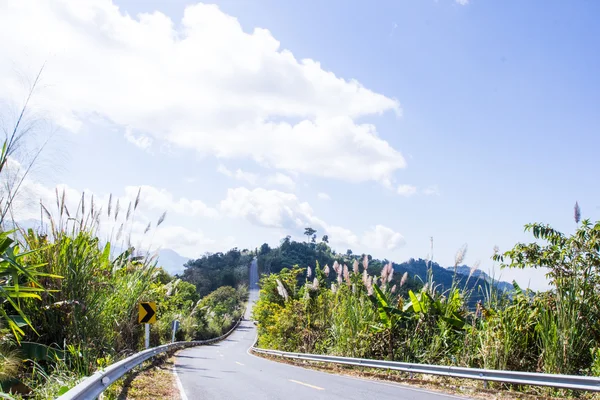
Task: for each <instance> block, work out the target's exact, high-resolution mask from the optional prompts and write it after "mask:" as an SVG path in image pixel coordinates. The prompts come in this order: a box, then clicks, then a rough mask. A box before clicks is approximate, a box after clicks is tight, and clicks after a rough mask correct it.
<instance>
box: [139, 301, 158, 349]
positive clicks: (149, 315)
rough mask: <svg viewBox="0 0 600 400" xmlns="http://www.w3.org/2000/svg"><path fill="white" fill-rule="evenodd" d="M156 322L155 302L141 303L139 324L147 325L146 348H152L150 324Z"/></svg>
mask: <svg viewBox="0 0 600 400" xmlns="http://www.w3.org/2000/svg"><path fill="white" fill-rule="evenodd" d="M155 322H156V303H155V302H153V301H146V302H143V303H140V305H139V308H138V323H140V324H144V325H145V331H146V335H145V340H144V344H145V346H146V348H149V347H150V324H154V323H155Z"/></svg>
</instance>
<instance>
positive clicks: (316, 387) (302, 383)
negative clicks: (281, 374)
mask: <svg viewBox="0 0 600 400" xmlns="http://www.w3.org/2000/svg"><path fill="white" fill-rule="evenodd" d="M289 381H290V382H294V383H297V384H298V385H304V386H308V387H309V388H313V389H317V390H325V389H323V388H322V387H318V386H314V385H309V384H308V383H304V382H300V381H295V380H293V379H289Z"/></svg>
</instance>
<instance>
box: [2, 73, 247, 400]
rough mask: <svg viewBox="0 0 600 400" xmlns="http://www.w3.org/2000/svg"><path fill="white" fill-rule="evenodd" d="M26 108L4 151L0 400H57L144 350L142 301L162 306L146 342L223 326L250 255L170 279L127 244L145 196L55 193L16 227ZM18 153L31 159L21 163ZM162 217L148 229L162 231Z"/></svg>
mask: <svg viewBox="0 0 600 400" xmlns="http://www.w3.org/2000/svg"><path fill="white" fill-rule="evenodd" d="M34 86H35V84H34ZM26 109H27V103H26V104H25V106H24V108H23V111H22V113H21V115H20V116H19V118H18V120H17V122H16V123H15V125H14V127H13V129H11V130H10V131H7V132H6V136H5V140H4V142H3V145H2V148H1V152H0V180H1V181H2V187H1V189H0V227H1V229H0V391H1V393H0V397H3V398H34V399H49V398H55V397H57V396H58V395H60V394H62V393H64V392H66V391H67V390H68V389H69V388H71V387H72V386H74V385H75V384H76V383H77V382H78V381H79V380H80V379H81V378H83V377H86V376H89V375H90V374H92V373H93V372H94V371H96V370H97V369H99V368H103V367H106V366H108V365H110V364H112V363H113V362H115V361H117V360H119V359H122V358H125V357H127V356H128V355H130V354H132V353H135V352H137V351H139V350H141V349H143V346H144V338H143V332H144V329H143V325H140V324H138V304H139V303H140V302H142V301H155V302H156V303H157V305H158V311H157V323H156V324H153V325H152V328H151V337H150V345H151V346H156V345H159V344H163V343H168V342H170V341H171V335H172V333H171V332H172V331H171V323H172V322H173V321H174V320H176V319H177V320H179V321H180V323H181V325H180V329H179V330H178V332H177V336H176V340H193V339H207V338H212V337H216V336H219V335H221V334H223V333H225V332H226V331H228V330H229V329H230V328H231V327H232V326H233V325H234V323H235V321H236V319H238V318H239V317H240V316H241V314H242V312H243V307H244V302H245V301H246V298H247V289H246V286H245V282H247V267H248V265H247V264H246V266H245V270H244V269H243V268H242V266H243V263H244V260H248V257H249V256H248V255H247V254H246V255H245V256H244V257H246V258H244V259H241V254H240V258H239V259H238V262H237V263H236V264H235V266H236V267H237V270H236V275H235V279H233V280H231V279H229V280H227V279H221V280H217V281H211V284H210V285H208V286H207V285H205V284H204V283H203V282H205V281H206V280H207V279H210V278H211V277H208V278H207V276H206V274H204V273H203V271H202V270H199V271H196V274H195V275H194V277H195V278H197V280H196V281H194V282H192V283H190V282H188V281H186V277H183V278H181V277H173V276H170V275H169V274H168V273H166V272H165V271H164V270H163V269H162V268H160V260H158V259H157V258H156V255H155V254H153V253H150V252H148V251H145V250H142V249H136V248H135V247H134V246H132V245H131V242H132V240H133V239H132V237H131V231H132V229H131V227H132V226H133V224H134V223H135V218H136V211H137V209H138V205H139V203H140V201H143V193H140V192H138V195H137V198H136V199H135V200H134V201H132V202H131V203H129V204H119V200H117V199H114V200H113V198H112V196H111V197H110V198H109V200H108V204H97V203H96V202H95V201H94V199H93V197H91V198H90V197H88V198H86V196H85V194H83V195H82V197H81V199H80V200H79V202H78V204H77V206H76V207H75V208H74V209H73V208H72V207H71V208H69V207H68V206H67V199H66V194H65V192H64V191H59V190H57V191H56V202H55V204H40V206H39V207H40V208H39V212H40V221H38V222H39V226H38V227H37V228H35V229H24V228H21V227H20V224H19V219H18V212H17V211H18V210H15V207H14V206H15V202H16V201H17V200H16V199H18V198H19V197H18V194H19V192H20V189H21V186H22V184H23V182H25V180H26V179H27V175H28V173H29V171H30V169H31V166H32V165H33V163H34V162H35V161H36V158H37V155H39V152H40V151H41V149H42V148H43V147H42V148H40V149H39V151H36V152H34V153H31V152H29V151H25V152H24V151H22V150H23V149H24V147H23V144H24V143H26V139H28V137H27V135H28V133H29V132H31V125H24V120H25V119H26ZM23 154H25V155H28V156H29V157H26V160H23V159H19V160H17V158H19V157H20V156H22V155H23ZM31 154H33V156H31ZM30 200H32V201H33V202H37V201H38V200H37V199H30ZM165 215H166V214H163V215H162V216H161V217H160V218H159V219H158V221H156V223H155V224H154V225H152V224H148V227H147V228H146V230H145V233H144V234H153V231H154V230H156V229H160V226H161V224H162V223H163V222H164V220H165ZM107 220H110V221H111V222H112V223H113V224H114V225H115V226H117V227H118V229H116V230H114V231H113V232H112V233H111V234H110V235H105V234H103V233H102V232H103V231H102V230H101V224H102V222H103V221H107ZM105 236H108V237H105ZM238 253H239V252H238ZM211 257H212V256H211ZM195 282H199V283H201V285H199V286H198V287H197V286H196V285H195ZM228 284H231V285H235V287H232V286H226V285H228Z"/></svg>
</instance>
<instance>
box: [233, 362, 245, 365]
mask: <svg viewBox="0 0 600 400" xmlns="http://www.w3.org/2000/svg"><path fill="white" fill-rule="evenodd" d="M235 363H236V364H237V365H244V364H242V363H241V362H239V361H236V362H235Z"/></svg>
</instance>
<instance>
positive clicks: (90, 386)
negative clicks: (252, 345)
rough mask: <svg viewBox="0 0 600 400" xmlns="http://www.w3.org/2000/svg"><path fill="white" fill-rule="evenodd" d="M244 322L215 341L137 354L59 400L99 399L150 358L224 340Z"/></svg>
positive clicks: (161, 348)
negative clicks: (112, 385)
mask: <svg viewBox="0 0 600 400" xmlns="http://www.w3.org/2000/svg"><path fill="white" fill-rule="evenodd" d="M242 320H243V317H242V318H240V319H239V320H238V321H237V322H236V324H235V325H234V326H233V328H231V329H230V330H229V331H228V332H227V333H225V334H224V335H221V336H219V337H217V338H214V339H208V340H194V341H191V342H175V343H169V344H164V345H162V346H157V347H152V348H150V349H147V350H144V351H140V352H139V353H135V354H133V355H131V356H129V357H127V358H126V359H124V360H121V361H118V362H116V363H114V364H111V365H110V366H108V367H106V368H105V369H103V370H99V371H96V372H95V373H94V374H93V375H91V376H89V377H87V378H85V379H84V380H82V381H81V382H79V383H78V384H77V386H75V387H73V388H71V389H70V390H69V391H68V392H66V393H65V394H63V395H62V396H60V397H59V398H58V399H57V400H93V399H95V398H97V397H98V396H99V395H100V393H102V392H103V391H104V390H106V388H108V386H110V385H111V384H112V383H113V382H115V381H116V380H117V379H119V378H120V377H122V376H123V375H125V374H126V373H127V372H129V371H131V370H132V369H133V368H134V367H136V366H138V365H140V364H141V363H143V362H144V361H146V360H148V359H149V358H152V357H154V356H155V355H157V354H161V353H165V352H168V351H170V350H176V349H182V348H185V347H192V346H200V345H203V344H210V343H214V342H218V341H220V340H223V339H225V338H226V337H227V336H229V335H230V334H231V333H232V332H233V331H234V330H235V329H236V328H237V327H238V326H239V325H240V323H241V322H242Z"/></svg>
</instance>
